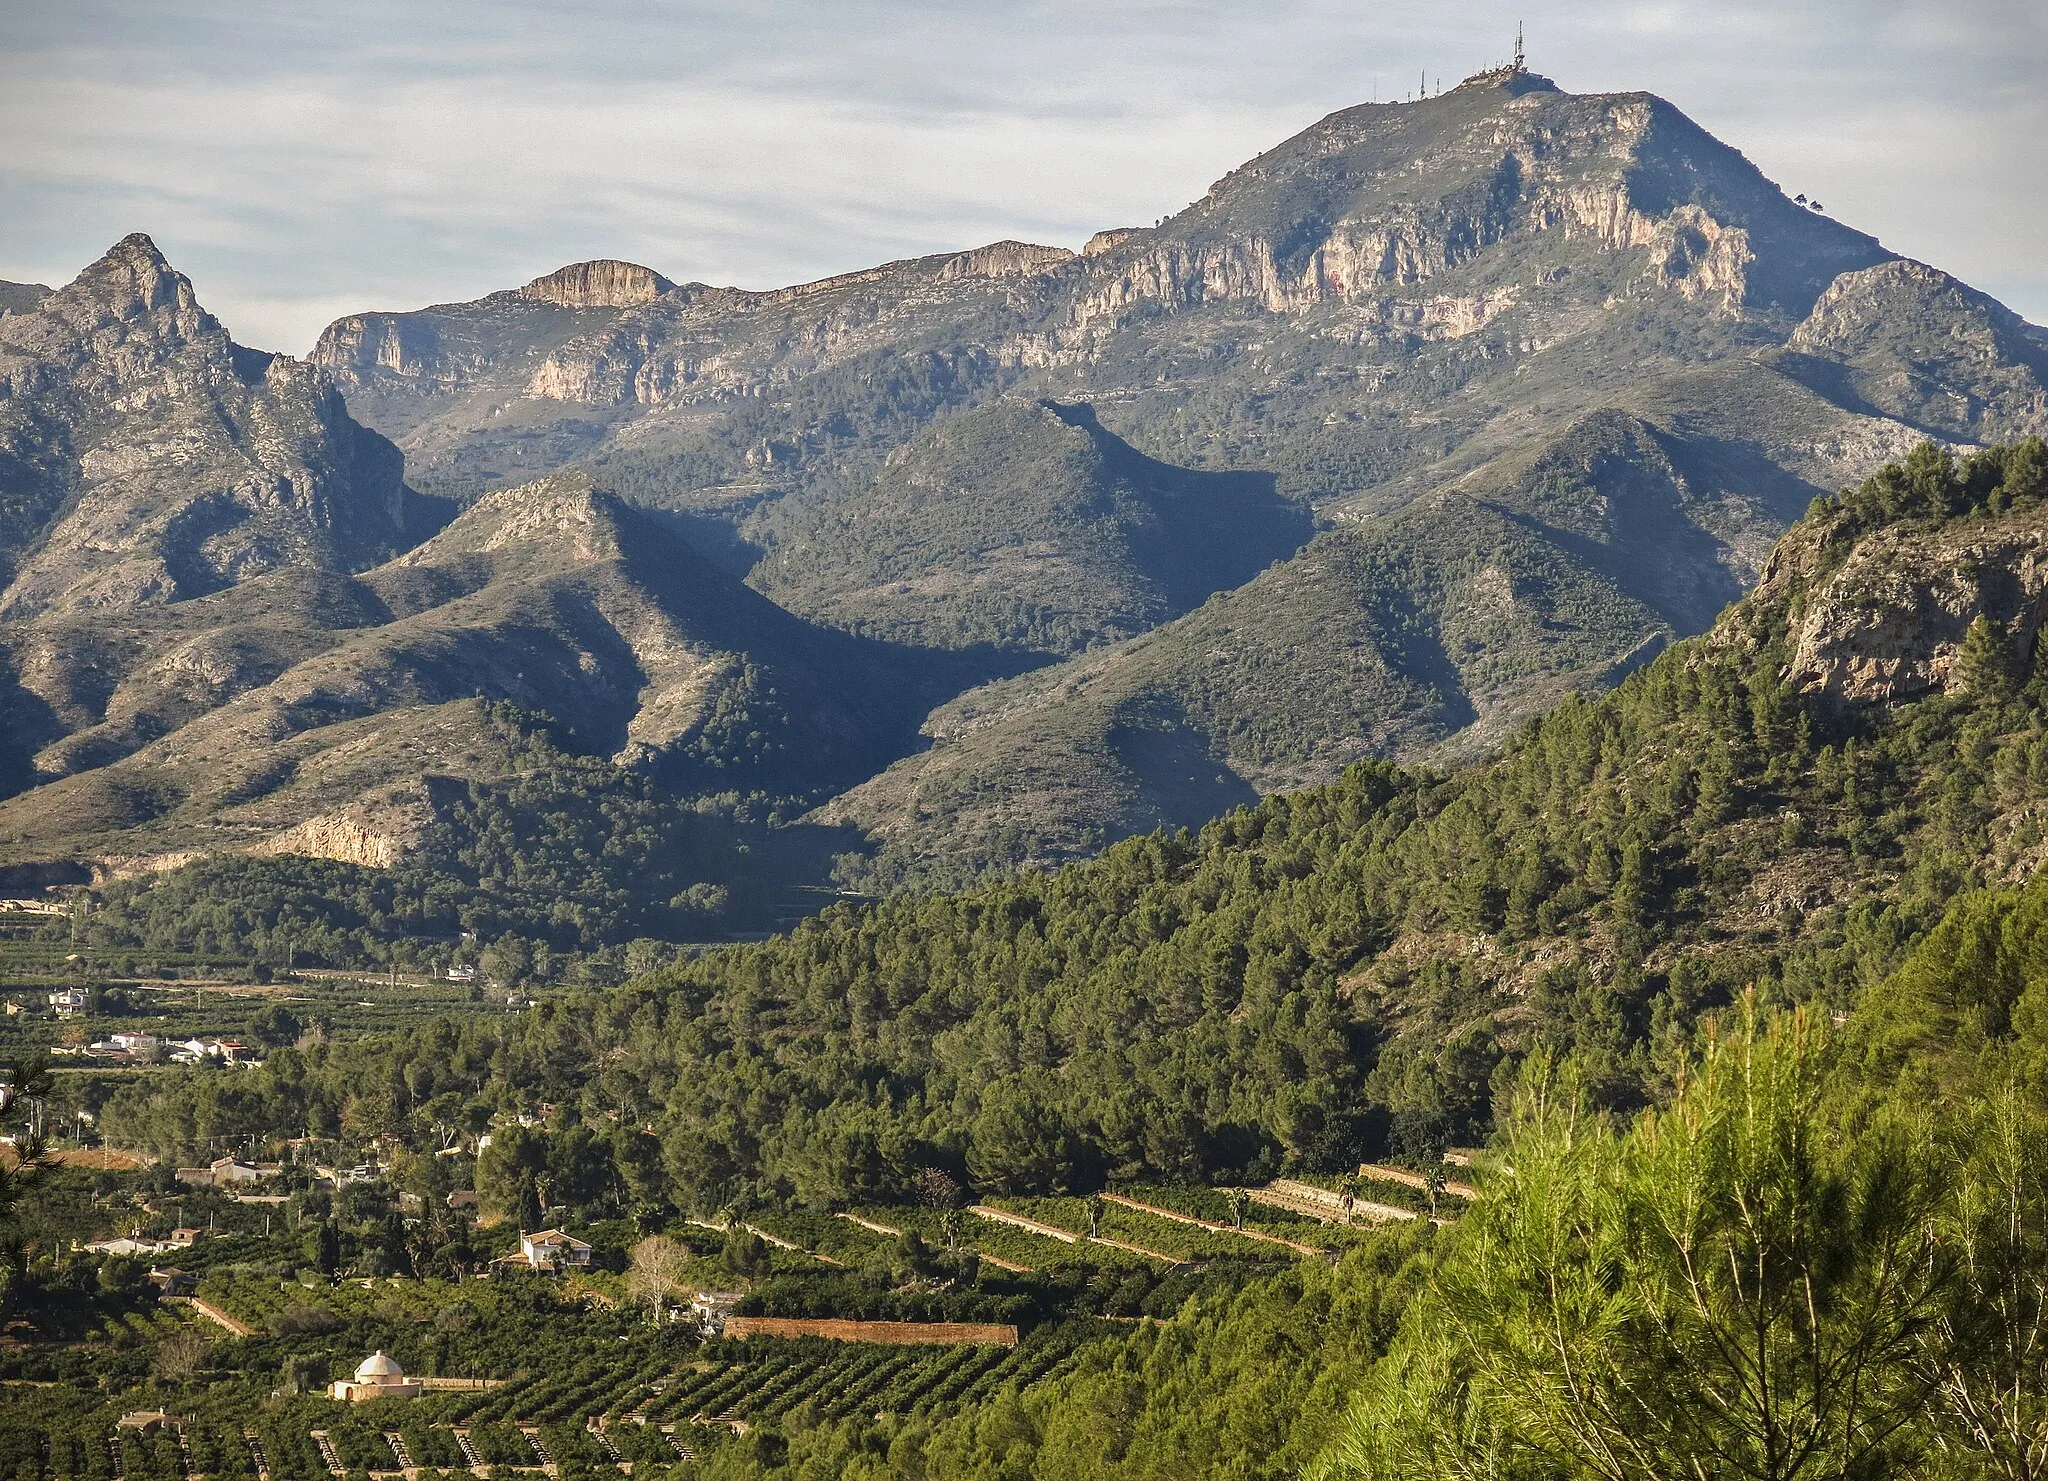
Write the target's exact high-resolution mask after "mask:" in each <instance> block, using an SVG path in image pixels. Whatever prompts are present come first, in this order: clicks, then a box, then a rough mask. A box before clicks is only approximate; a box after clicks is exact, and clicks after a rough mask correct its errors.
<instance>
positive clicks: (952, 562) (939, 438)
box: [754, 399, 1313, 656]
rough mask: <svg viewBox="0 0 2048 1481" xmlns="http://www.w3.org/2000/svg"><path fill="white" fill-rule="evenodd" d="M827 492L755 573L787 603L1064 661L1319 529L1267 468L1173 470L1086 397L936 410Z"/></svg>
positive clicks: (875, 625) (1279, 554)
mask: <svg viewBox="0 0 2048 1481" xmlns="http://www.w3.org/2000/svg"><path fill="white" fill-rule="evenodd" d="M821 502H823V508H822V509H821V510H820V512H819V513H818V514H817V515H816V516H815V517H814V518H813V519H812V520H811V521H809V522H808V523H807V524H804V525H797V524H796V523H795V519H794V517H791V518H788V519H786V520H785V522H784V526H783V528H784V531H785V533H784V535H783V537H782V538H780V539H779V540H778V541H777V542H776V548H775V554H774V556H773V557H772V558H771V559H769V560H766V561H763V562H762V564H761V566H760V567H759V568H758V570H757V571H756V573H755V577H754V580H755V582H756V584H758V585H759V586H760V587H761V588H762V590H764V591H766V592H767V593H768V594H769V595H770V596H772V597H774V598H775V599H776V600H777V601H779V602H781V603H783V604H784V605H785V606H787V607H789V608H791V609H792V610H793V611H797V612H800V613H802V614H804V615H805V616H807V617H810V618H813V619H815V620H819V621H825V622H831V623H834V624H835V625H838V626H842V627H847V628H850V629H852V630H854V631H858V632H867V633H872V634H874V635H876V636H885V637H890V638H894V639H897V640H899V641H903V642H908V643H912V644H916V645H917V646H921V647H934V648H955V647H968V646H972V645H974V644H978V643H989V644H992V645H994V646H996V647H999V648H1011V649H1023V650H1026V651H1037V652H1043V653H1052V654H1056V655H1060V656H1064V655H1065V654H1067V653H1071V652H1073V651H1075V650H1076V649H1078V648H1082V647H1086V646H1091V645H1094V644H1098V643H1101V642H1105V641H1115V640H1116V639H1119V638H1125V637H1131V636H1134V635H1135V634H1137V633H1140V632H1143V631H1145V630H1146V629H1147V628H1151V627H1155V626H1157V625H1158V624H1159V623H1160V622H1162V621H1164V620H1166V619H1167V618H1169V617H1172V616H1176V615H1178V614H1179V613H1181V612H1185V611H1187V610H1188V609H1189V608H1191V607H1193V606H1196V605H1197V604H1199V603H1200V602H1202V601H1203V600H1205V599H1206V598H1208V597H1209V596H1211V595H1212V594H1213V593H1215V592H1218V591H1223V590H1227V589H1229V588H1231V587H1234V586H1239V585H1242V584H1243V583H1244V582H1245V581H1247V580H1249V579H1250V578H1251V577H1252V576H1253V575H1254V574H1255V573H1256V572H1257V571H1258V570H1259V569H1260V568H1261V567H1262V566H1264V565H1266V564H1268V563H1269V562H1271V561H1274V560H1279V559H1282V558H1284V557H1286V556H1288V555H1291V554H1293V552H1294V551H1295V549H1296V548H1297V547H1298V546H1300V544H1301V543H1302V542H1303V541H1304V540H1306V539H1307V538H1308V536H1309V534H1310V533H1311V530H1312V528H1313V527H1312V525H1311V523H1310V521H1309V516H1308V513H1307V511H1306V510H1304V509H1302V508H1301V507H1300V506H1299V505H1296V504H1294V503H1292V502H1291V501H1288V500H1285V499H1282V498H1280V497H1278V496H1277V495H1276V494H1274V493H1273V491H1272V488H1271V481H1270V480H1268V479H1264V478H1261V477H1260V476H1259V475H1257V474H1229V473H1198V472H1191V471H1189V470H1186V469H1181V468H1173V467H1169V466H1168V465H1166V464H1163V463H1158V462H1155V461H1153V460H1152V459H1150V458H1147V457H1145V456H1144V455H1143V454H1141V453H1139V452H1137V451H1136V450H1135V449H1133V448H1132V447H1131V446H1130V445H1129V444H1127V443H1125V442H1124V441H1123V440H1122V439H1120V438H1118V437H1115V436H1113V435H1112V434H1110V433H1108V432H1106V431H1104V430H1103V429H1102V428H1101V426H1100V425H1099V424H1098V423H1097V422H1096V420H1095V417H1094V413H1093V411H1092V410H1091V409H1090V408H1088V407H1085V406H1082V407H1063V406H1060V405H1058V404H1057V403H1050V402H1047V403H1035V402H1030V401H1023V400H1016V399H1004V400H998V401H995V402H991V403H989V404H988V405H986V406H983V407H979V408H976V409H973V410H969V411H962V412H958V413H956V414H954V415H952V416H948V417H945V418H943V419H941V420H940V421H939V422H938V423H937V424H936V425H935V426H934V427H933V428H932V430H931V431H929V432H927V433H925V434H924V435H923V436H921V437H920V438H918V440H917V441H915V442H913V443H910V444H909V445H907V446H905V447H903V448H900V449H898V450H897V451H896V452H894V453H892V454H891V455H890V456H889V458H888V459H887V460H886V461H885V462H884V463H883V465H882V467H881V469H880V470H879V472H878V473H877V474H876V476H875V480H874V482H873V484H871V485H870V486H869V487H867V488H865V489H862V490H860V491H858V492H856V493H854V494H852V495H850V496H847V497H843V498H838V499H833V500H829V501H821ZM784 573H789V574H787V575H785V574H784Z"/></svg>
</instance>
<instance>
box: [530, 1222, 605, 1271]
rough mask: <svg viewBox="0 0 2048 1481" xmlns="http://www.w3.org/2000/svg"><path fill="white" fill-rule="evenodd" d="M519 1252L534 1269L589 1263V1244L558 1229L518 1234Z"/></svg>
mask: <svg viewBox="0 0 2048 1481" xmlns="http://www.w3.org/2000/svg"><path fill="white" fill-rule="evenodd" d="M519 1254H520V1258H522V1259H523V1260H525V1261H526V1263H527V1264H528V1265H531V1266H532V1267H533V1268H534V1269H535V1270H561V1269H564V1268H566V1267H569V1266H580V1265H588V1264H589V1263H590V1246H589V1245H587V1244H585V1243H584V1242H583V1241H582V1240H580V1239H577V1238H576V1237H575V1236H574V1235H569V1234H564V1233H563V1232H562V1231H561V1230H559V1229H543V1230H541V1231H540V1232H539V1233H538V1234H522V1235H520V1236H519Z"/></svg>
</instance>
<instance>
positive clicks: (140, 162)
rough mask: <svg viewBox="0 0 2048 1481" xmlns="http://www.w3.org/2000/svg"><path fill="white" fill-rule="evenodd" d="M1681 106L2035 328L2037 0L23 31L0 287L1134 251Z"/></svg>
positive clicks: (411, 4) (16, 43) (420, 15)
mask: <svg viewBox="0 0 2048 1481" xmlns="http://www.w3.org/2000/svg"><path fill="white" fill-rule="evenodd" d="M1518 18H1519V19H1520V20H1522V21H1523V22H1524V23H1525V24H1526V25H1527V27H1528V34H1529V59H1530V64H1531V65H1532V66H1533V67H1534V68H1535V69H1536V70H1538V71H1540V72H1543V73H1545V74H1547V75H1549V76H1551V77H1553V78H1555V79H1556V80H1557V82H1558V83H1559V84H1560V85H1562V86H1563V87H1565V88H1567V89H1569V90H1572V91H1575V92H1594V91H1618V90H1634V89H1643V90H1648V91H1652V92H1656V93H1659V94H1662V95H1663V96H1664V97H1666V98H1669V99H1670V100H1671V101H1672V102H1674V103H1676V104H1677V105H1678V106H1679V107H1681V108H1683V109H1684V110H1685V111H1686V112H1688V113H1690V114H1691V115H1692V116H1693V117H1694V118H1696V119H1698V120H1699V121H1700V122H1701V123H1702V124H1704V125H1705V126H1706V127H1707V128H1708V129H1710V130H1712V131H1713V132H1714V133H1715V134H1717V135H1719V136H1720V137H1721V138H1723V139H1725V140H1726V141H1728V142H1729V143H1731V144H1733V145H1735V146H1736V147H1738V148H1740V149H1742V150H1743V151H1744V152H1745V153H1747V154H1748V155H1749V156H1750V158H1751V159H1753V160H1755V161H1756V162H1757V163H1758V164H1759V165H1760V166H1761V167H1762V168H1763V169H1764V171H1765V173H1767V174H1768V175H1770V176H1771V177H1772V178H1773V179H1776V180H1778V181H1780V182H1782V183H1783V184H1784V185H1785V187H1786V188H1787V190H1788V191H1803V192H1805V193H1806V194H1808V195H1810V196H1813V197H1815V198H1817V199H1818V200H1820V201H1821V202H1822V203H1823V204H1825V206H1826V207H1827V210H1828V213H1829V214H1830V215H1832V216H1835V217H1837V218H1839V219H1841V220H1843V221H1846V222H1848V223H1850V224H1851V225H1854V226H1857V227H1860V228H1862V229H1864V230H1866V231H1870V232H1874V233H1876V234H1877V235H1878V236H1879V237H1881V238H1882V239H1883V240H1884V242H1885V243H1886V244H1887V245H1888V246H1890V247H1892V248H1893V249H1894V250H1897V251H1900V252H1904V253H1907V254H1909V255H1911V256H1915V257H1919V258H1923V259H1925V260H1927V261H1930V262H1933V263H1935V264H1936V265H1938V266H1940V267H1943V268H1946V269H1947V270H1949V271H1951V272H1954V273H1956V274H1957V275H1958V276H1960V277H1963V278H1965V279H1966V280H1968V281H1970V282H1972V283H1974V284H1976V285H1977V286H1978V287H1981V288H1983V289H1985V290H1986V291H1988V292H1991V293H1993V294H1995V295H1997V296H1998V297H2000V298H2002V299H2004V300H2005V301H2006V302H2007V303H2008V304H2010V305H2011V306H2012V307H2014V308H2015V309H2018V310H2019V311H2020V312H2022V313H2024V314H2026V315H2027V316H2028V317H2029V318H2032V319H2033V320H2035V321H2036V322H2042V321H2048V85H2044V83H2043V80H2042V77H2043V74H2042V70H2041V59H2042V57H2043V56H2044V54H2048V3H2044V0H1895V3H1883V0H1712V3H1695V0H1663V3H1624V0H1584V3H1575V4H1561V3H1557V0H1501V3H1495V0H1463V3H1457V4H1448V3H1430V4H1424V3H1372V0H1350V3H1335V0H1251V3H1235V4H1229V3H1210V0H1093V3H1081V0H948V3H919V0H804V3H789V4H759V5H748V4H740V3H729V4H721V3H717V0H692V3H674V4H655V3H630V0H582V3H577V0H549V3H545V4H539V3H534V4H528V3H516V0H514V3H481V0H392V3H384V0H319V3H315V0H294V3H290V4H285V3H274V0H272V3H265V0H236V3H212V0H0V278H10V279H16V280H22V279H26V280H31V281H39V282H47V283H52V284H55V283H61V282H64V281H65V280H67V279H68V278H70V277H71V275H72V274H74V273H75V272H77V270H78V269H79V268H80V267H81V266H83V265H84V264H85V263H86V262H88V261H90V260H91V259H92V258H94V257H96V256H97V255H98V254H99V253H100V252H102V251H104V250H105V249H106V247H107V246H108V245H109V244H110V243H112V242H113V241H114V240H116V239H117V238H118V237H120V236H122V235H123V234H124V233H127V232H130V231H147V232H149V233H150V234H151V235H152V236H154V237H155V238H156V240H157V242H158V244H159V245H160V246H161V247H162V248H163V250H164V252H165V253H166V255H168V256H169V257H170V258H171V260H172V261H173V262H174V263H175V264H177V265H178V266H179V267H180V268H182V269H183V270H184V271H185V272H187V273H188V274H189V275H190V276H191V277H192V278H193V279H194V281H195V282H196V283H197V285H198V289H199V294H200V298H201V301H202V302H204V303H205V304H206V305H207V306H208V307H210V308H211V309H213V310H214V311H215V312H216V313H218V314H219V315H220V316H221V318H222V319H224V320H225V321H226V322H227V324H228V327H229V328H230V329H231V330H233V331H234V333H235V335H236V336H237V337H238V338H240V339H242V340H244V341H246V342H249V343H253V344H256V345H260V346H263V347H266V348H271V349H286V350H292V351H297V352H303V351H304V350H305V349H307V348H308V347H309V346H310V344H311V342H312V340H313V338H314V336H315V335H316V334H317V333H318V332H319V329H320V327H321V326H322V325H323V324H324V323H326V322H327V321H328V320H329V319H330V318H332V317H334V316H335V315H337V314H340V313H343V312H346V311H349V310H353V309H362V308H412V307H417V306H419V305H422V304H426V303H431V302H440V301H448V300H453V299H462V298H471V297H475V296H477V295H480V294H482V293H485V292H488V291H490V290H492V289H495V288H503V287H511V286H515V285H517V284H519V283H522V282H524V281H526V280H527V279H529V278H532V277H535V276H538V275H539V274H541V273H543V272H546V271H549V270H551V269H553V268H555V267H557V266H559V265H561V264H562V263H564V262H571V261H576V260H579V259H582V258H588V257H598V256H607V257H625V258H630V259H633V260H635V261H639V262H644V263H646V264H647V265H649V266H650V267H654V268H656V269H658V270H659V271H661V272H663V273H665V274H667V275H668V276H670V277H672V278H675V279H678V280H687V279H693V278H694V279H702V280H705V281H709V282H714V283H735V284H739V285H741V286H745V287H752V288H761V287H771V286H775V285H779V284H783V283H790V282H798V281H802V280H805V279H809V278H816V277H821V276H824V275H826V274H829V273H833V272H839V271H843V270H845V269H849V268H854V267H860V266H865V265H868V264H871V263H874V262H879V261H883V260H886V259H889V258H893V257H904V256H910V255H914V254H917V253H921V252H931V251H938V250H942V249H946V248H957V247H966V246H973V245H978V244H980V243H983V242H987V241H993V240H996V239H999V238H1002V237H1021V238H1025V239H1028V240H1033V241H1040V242H1053V243H1059V244H1063V245H1067V246H1078V245H1079V244H1080V243H1081V242H1082V240H1084V239H1085V238H1086V237H1087V236H1088V235H1089V234H1090V233H1091V232H1093V231H1095V230H1097V229H1099V228H1102V227H1106V226H1118V225H1128V224H1137V223H1149V222H1151V221H1153V220H1155V219H1156V218H1158V217H1159V216H1161V215H1164V214H1166V213H1168V212H1171V211H1175V210H1178V209H1179V208H1180V207H1181V206H1183V205H1185V204H1186V203H1187V202H1189V201H1191V200H1194V199H1196V198H1197V197H1199V196H1200V195H1201V194H1202V192H1203V191H1204V190H1205V189H1207V187H1208V185H1209V183H1210V182H1211V181H1212V180H1214V179H1216V178H1217V177H1219V176H1221V175H1223V174H1224V173H1225V172H1226V171H1228V170H1230V169H1231V168H1232V167H1234V166H1235V165H1237V164H1239V163H1241V162H1242V161H1243V160H1245V159H1247V158H1249V157H1250V156H1252V155H1253V154H1256V153H1258V152H1260V151H1261V150H1263V149H1265V148H1267V147H1269V146H1271V145H1273V144H1275V143H1278V142H1279V141H1280V140H1281V139H1283V138H1285V137H1286V136H1288V135H1289V134H1292V133H1294V132H1296V131H1297V130H1299V129H1301V128H1303V127H1305V126H1307V125H1308V124H1310V123H1312V122H1314V121H1315V120H1316V119H1317V118H1319V117H1321V116H1322V115H1323V114H1325V113H1327V112H1329V111H1331V110H1332V109H1335V108H1340V107H1344V106H1346V105H1348V104H1351V103H1356V102H1363V101H1366V100H1367V99H1368V98H1371V97H1374V96H1377V97H1379V98H1382V99H1386V98H1390V97H1398V96H1401V95H1402V94H1403V93H1404V92H1405V91H1406V90H1408V89H1411V88H1413V87H1414V86H1415V85H1416V78H1417V74H1418V73H1419V72H1423V71H1426V72H1427V73H1428V74H1429V77H1430V79H1431V84H1432V86H1433V85H1434V84H1435V82H1436V79H1437V78H1439V77H1441V79H1442V81H1443V84H1444V85H1445V86H1447V87H1448V86H1451V85H1453V84H1455V83H1456V82H1457V80H1458V79H1459V78H1461V77H1463V76H1464V75H1465V74H1467V73H1469V72H1472V71H1475V70H1477V69H1479V68H1480V67H1482V66H1484V65H1486V64H1489V63H1492V62H1496V61H1500V60H1504V59H1505V58H1506V56H1507V54H1508V53H1509V52H1510V51H1511V50H1512V45H1513V36H1514V28H1515V22H1516V20H1517V19H1518Z"/></svg>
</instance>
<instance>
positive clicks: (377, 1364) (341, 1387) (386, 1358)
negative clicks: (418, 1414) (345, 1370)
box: [327, 1348, 426, 1404]
mask: <svg viewBox="0 0 2048 1481" xmlns="http://www.w3.org/2000/svg"><path fill="white" fill-rule="evenodd" d="M424 1392H426V1385H425V1384H423V1383H421V1382H420V1381H419V1380H418V1379H417V1378H407V1377H406V1376H405V1369H403V1368H401V1367H399V1366H398V1359H396V1358H394V1357H392V1356H391V1354H390V1353H388V1352H385V1351H384V1350H383V1349H382V1348H379V1349H378V1350H377V1351H376V1352H373V1353H371V1354H370V1355H369V1356H368V1357H366V1358H364V1359H363V1360H362V1362H361V1363H359V1364H357V1365H356V1376H355V1377H354V1378H342V1379H337V1380H336V1381H335V1382H334V1383H332V1384H330V1385H328V1389H327V1393H328V1397H330V1398H335V1399H340V1400H341V1401H342V1402H344V1403H348V1404H361V1403H364V1402H365V1401H367V1400H370V1399H415V1398H418V1397H419V1396H420V1395H421V1394H422V1393H424Z"/></svg>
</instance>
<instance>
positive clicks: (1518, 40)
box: [1515, 21, 1525, 72]
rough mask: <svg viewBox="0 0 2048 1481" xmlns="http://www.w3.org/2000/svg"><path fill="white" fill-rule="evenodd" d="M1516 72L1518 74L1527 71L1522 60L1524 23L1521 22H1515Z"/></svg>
mask: <svg viewBox="0 0 2048 1481" xmlns="http://www.w3.org/2000/svg"><path fill="white" fill-rule="evenodd" d="M1515 70H1516V71H1517V72H1521V71H1524V70H1525V66H1524V63H1523V60H1522V23H1521V22H1520V21H1516V22H1515Z"/></svg>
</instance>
